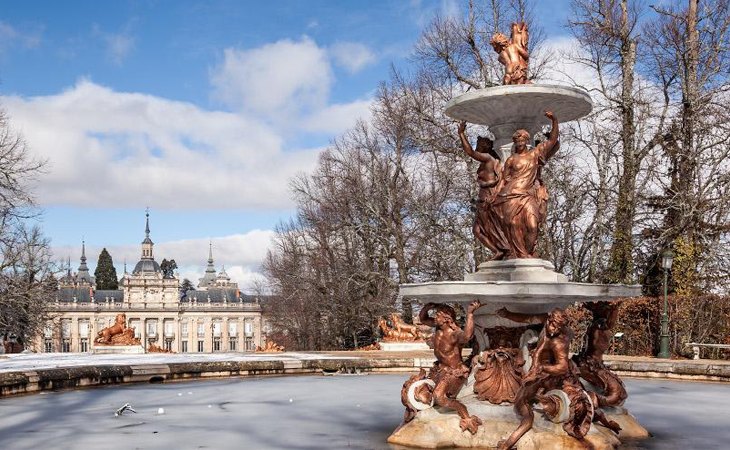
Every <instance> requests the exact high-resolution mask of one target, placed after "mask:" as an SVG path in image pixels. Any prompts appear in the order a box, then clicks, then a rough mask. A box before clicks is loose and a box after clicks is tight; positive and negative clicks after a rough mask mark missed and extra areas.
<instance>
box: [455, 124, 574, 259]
mask: <svg viewBox="0 0 730 450" xmlns="http://www.w3.org/2000/svg"><path fill="white" fill-rule="evenodd" d="M545 117H547V118H548V119H550V121H551V122H552V124H551V129H550V135H549V136H548V139H547V140H545V141H544V142H541V143H540V144H538V145H537V146H536V147H534V148H528V143H529V142H530V139H531V138H530V133H528V132H527V130H517V131H516V132H515V133H514V135H513V136H512V141H513V143H514V145H513V152H512V155H511V156H510V157H509V158H507V161H506V162H505V163H504V167H502V170H501V173H498V171H499V168H500V164H499V161H498V160H497V159H496V158H495V157H494V156H492V155H491V154H490V152H489V145H488V144H487V143H483V144H482V150H481V151H478V152H474V151H473V150H472V149H471V146H470V145H469V142H468V140H467V139H466V136H465V134H464V130H465V127H466V125H465V124H464V123H463V122H462V124H461V125H460V126H459V136H460V138H461V142H462V146H463V147H464V151H465V152H466V153H467V154H468V155H469V156H471V157H472V158H474V159H476V160H477V161H480V162H482V164H481V165H480V166H479V170H478V172H477V177H478V182H479V202H478V203H477V212H476V218H475V220H474V235H475V236H476V237H477V239H478V240H479V241H480V242H482V243H483V244H484V245H485V246H486V247H487V248H489V249H490V250H492V252H494V257H493V258H492V259H495V260H499V259H519V258H535V257H536V255H535V248H536V247H537V235H538V231H539V229H540V226H541V225H542V223H543V222H544V221H545V217H546V214H547V199H548V193H547V189H546V188H545V184H544V183H543V181H542V178H541V170H542V166H544V165H545V163H546V162H547V160H548V159H550V158H551V157H552V156H553V155H554V154H555V153H556V152H557V151H558V149H559V148H560V140H559V136H560V134H559V127H558V119H557V118H556V117H555V115H554V114H553V113H552V112H551V111H545ZM482 142H483V141H482ZM479 148H480V147H479V145H478V146H477V150H479Z"/></svg>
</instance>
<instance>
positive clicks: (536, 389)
mask: <svg viewBox="0 0 730 450" xmlns="http://www.w3.org/2000/svg"><path fill="white" fill-rule="evenodd" d="M497 314H498V315H499V316H501V317H505V318H507V319H509V320H512V321H515V322H520V323H535V322H542V323H544V324H545V327H544V329H543V334H542V335H541V337H540V340H539V342H538V343H537V348H536V349H535V350H534V352H533V356H532V365H531V366H530V369H529V370H528V372H527V373H526V374H525V376H524V377H523V378H522V387H520V389H519V391H518V392H517V396H516V398H515V412H516V413H517V414H518V415H519V416H520V417H521V418H522V419H521V420H520V424H519V426H518V427H517V429H516V430H515V431H514V432H512V434H511V435H510V436H509V438H507V440H505V441H502V442H500V444H499V448H500V449H509V448H511V447H512V446H513V445H515V444H516V443H517V441H519V440H520V438H521V437H522V436H523V435H524V434H525V433H527V431H529V430H530V428H532V424H533V422H534V420H535V414H534V413H533V411H532V403H534V402H535V401H537V400H538V399H537V395H538V394H539V393H541V392H542V391H547V390H550V389H556V388H559V387H560V386H561V385H562V382H563V380H564V378H565V377H567V376H568V375H569V372H570V359H569V358H568V352H569V350H570V339H569V336H568V333H569V332H568V330H567V325H568V317H567V316H566V315H565V312H564V311H563V310H561V309H554V310H553V311H551V312H550V314H518V313H513V312H510V311H507V310H506V309H504V308H502V309H500V310H498V311H497Z"/></svg>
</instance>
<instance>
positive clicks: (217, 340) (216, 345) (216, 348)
mask: <svg viewBox="0 0 730 450" xmlns="http://www.w3.org/2000/svg"><path fill="white" fill-rule="evenodd" d="M213 351H214V352H219V351H221V339H220V338H215V339H213Z"/></svg>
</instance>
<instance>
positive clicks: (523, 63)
mask: <svg viewBox="0 0 730 450" xmlns="http://www.w3.org/2000/svg"><path fill="white" fill-rule="evenodd" d="M528 40H529V33H528V32H527V24H525V22H519V23H513V24H512V36H511V39H507V36H505V35H504V34H502V33H495V34H494V36H492V40H491V41H490V44H492V48H493V49H494V51H495V52H497V53H498V54H499V62H500V63H502V64H503V65H504V78H503V83H504V84H530V80H528V79H527V64H528V61H529V59H530V55H529V54H528V51H527V43H528Z"/></svg>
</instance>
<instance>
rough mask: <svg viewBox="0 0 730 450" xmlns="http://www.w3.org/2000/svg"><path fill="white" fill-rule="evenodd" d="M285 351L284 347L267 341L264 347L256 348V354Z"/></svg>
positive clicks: (258, 346)
mask: <svg viewBox="0 0 730 450" xmlns="http://www.w3.org/2000/svg"><path fill="white" fill-rule="evenodd" d="M283 351H284V346H282V345H279V344H277V343H276V342H274V341H271V340H267V341H266V344H264V346H263V347H261V346H260V345H257V346H256V350H254V352H255V353H279V352H283Z"/></svg>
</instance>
